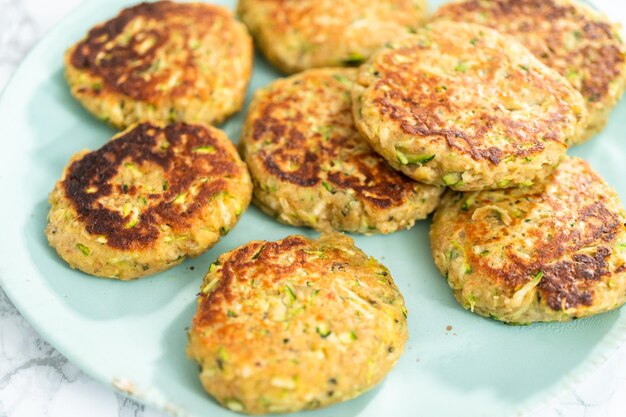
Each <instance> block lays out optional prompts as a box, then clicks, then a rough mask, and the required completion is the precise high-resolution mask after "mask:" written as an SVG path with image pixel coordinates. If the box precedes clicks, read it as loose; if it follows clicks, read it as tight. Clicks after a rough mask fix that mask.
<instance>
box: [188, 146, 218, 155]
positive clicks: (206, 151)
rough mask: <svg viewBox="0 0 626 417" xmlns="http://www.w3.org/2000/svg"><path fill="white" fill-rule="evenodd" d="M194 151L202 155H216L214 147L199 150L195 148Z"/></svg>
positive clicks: (204, 147) (203, 147)
mask: <svg viewBox="0 0 626 417" xmlns="http://www.w3.org/2000/svg"><path fill="white" fill-rule="evenodd" d="M193 151H194V152H195V153H200V154H208V153H215V152H216V151H215V148H214V147H213V146H210V145H208V146H199V147H197V148H194V149H193Z"/></svg>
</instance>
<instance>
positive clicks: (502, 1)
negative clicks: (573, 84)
mask: <svg viewBox="0 0 626 417" xmlns="http://www.w3.org/2000/svg"><path fill="white" fill-rule="evenodd" d="M588 12H589V10H583V9H582V7H581V6H580V5H578V4H576V3H575V2H573V1H562V0H558V1H555V0H491V1H484V0H467V1H463V2H458V3H451V4H447V5H445V6H443V7H442V8H441V9H439V10H438V11H437V12H436V13H435V14H434V16H433V18H435V19H436V18H438V17H445V18H448V19H454V20H459V21H474V22H476V23H480V24H483V25H486V26H489V27H492V28H493V29H496V30H499V31H502V32H505V33H508V34H511V35H513V36H515V37H516V38H517V39H519V40H520V41H521V42H522V43H523V44H524V45H525V46H526V47H528V48H529V49H530V51H531V52H532V53H533V54H535V55H536V56H537V57H539V59H541V60H542V61H543V62H544V63H545V64H546V65H548V66H550V67H552V68H554V69H556V70H557V71H559V73H561V75H564V76H567V75H568V73H569V72H570V71H572V70H576V69H579V67H580V66H581V63H583V65H584V67H585V68H582V69H583V70H584V75H583V80H582V83H581V85H580V86H579V89H580V91H581V93H582V94H583V96H584V97H585V98H586V99H587V100H588V101H589V102H592V103H593V102H598V101H602V99H603V97H604V96H605V95H606V94H607V93H608V91H609V85H610V84H611V83H612V82H613V81H614V80H615V79H616V78H618V77H620V76H622V73H623V71H624V62H625V61H626V57H625V55H624V45H623V43H622V42H621V40H620V39H619V38H618V37H617V33H616V29H615V27H614V26H613V25H611V24H610V22H608V21H607V20H606V19H605V18H604V17H601V16H600V15H597V14H594V15H590V14H589V13H588ZM564 20H567V21H568V25H569V26H568V27H567V29H568V30H571V29H577V30H574V33H573V36H574V37H575V39H576V40H577V43H576V46H575V47H574V48H572V47H568V46H567V45H564V44H563V42H564V36H565V35H569V34H564V28H563V27H562V25H561V22H562V21H564Z"/></svg>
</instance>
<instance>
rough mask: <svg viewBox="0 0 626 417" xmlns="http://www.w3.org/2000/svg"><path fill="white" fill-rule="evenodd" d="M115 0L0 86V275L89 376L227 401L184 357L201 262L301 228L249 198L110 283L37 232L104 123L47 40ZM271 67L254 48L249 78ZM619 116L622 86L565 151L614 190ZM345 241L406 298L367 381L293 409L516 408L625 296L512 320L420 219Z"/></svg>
mask: <svg viewBox="0 0 626 417" xmlns="http://www.w3.org/2000/svg"><path fill="white" fill-rule="evenodd" d="M127 3H128V2H125V1H120V0H116V1H90V2H86V3H85V4H84V6H83V7H81V8H80V9H79V10H77V11H76V12H75V13H73V14H72V15H71V16H70V17H69V18H67V19H66V20H65V21H64V22H63V23H62V24H61V25H59V26H58V27H57V28H56V29H55V30H53V31H52V32H50V33H49V34H48V36H47V37H46V38H45V39H44V40H43V41H42V42H41V43H40V44H39V45H38V46H37V47H36V48H35V49H34V50H33V52H32V53H31V54H30V56H28V58H27V59H26V60H25V61H24V63H23V64H22V66H21V67H20V69H19V70H18V71H17V73H16V74H15V76H14V78H13V79H12V81H11V82H10V83H9V85H8V86H7V88H6V90H5V92H4V95H3V96H2V98H1V100H0V138H2V141H3V143H4V146H3V149H4V151H3V152H2V153H1V155H0V190H1V192H2V204H1V205H0V230H1V231H2V239H1V240H0V253H1V254H2V257H1V259H0V283H1V284H2V287H3V288H4V290H5V291H6V293H7V294H8V295H9V297H10V298H11V300H12V301H13V302H14V303H15V305H16V306H17V308H18V309H19V310H20V311H21V313H22V314H23V315H24V316H25V317H26V319H27V320H29V321H30V323H31V324H32V325H33V326H34V327H35V328H36V329H37V330H38V331H39V332H40V333H41V335H42V336H43V337H44V338H46V339H47V340H48V341H49V342H50V343H52V345H54V346H55V347H56V348H57V349H58V350H59V351H60V352H62V353H63V354H64V355H66V356H67V357H68V358H69V359H70V360H71V361H73V362H74V363H76V364H77V365H78V366H80V367H81V368H82V369H84V370H85V371H86V372H87V373H89V374H90V375H92V376H93V377H95V378H96V379H98V380H100V381H102V382H104V383H105V384H110V385H112V386H114V387H116V388H117V389H120V390H122V391H124V392H126V393H127V394H128V395H130V396H132V397H133V398H136V399H138V400H140V401H144V402H146V403H148V404H152V405H154V406H156V407H158V408H161V409H164V410H168V411H172V412H174V413H176V414H177V415H179V416H187V415H188V416H197V417H200V416H209V415H210V416H214V417H218V416H227V415H231V413H230V412H229V411H226V410H224V409H222V408H220V407H218V406H217V405H216V403H215V402H213V401H212V400H211V399H210V398H209V397H208V396H207V395H206V394H205V393H204V392H203V390H202V388H201V386H200V383H199V382H198V379H197V368H196V366H195V365H194V364H193V363H192V362H191V361H189V360H188V359H187V358H186V357H185V346H186V341H187V336H186V333H185V328H186V327H187V326H188V325H189V323H190V321H191V318H192V316H193V314H194V310H195V308H196V302H195V295H196V293H197V292H198V288H199V286H200V282H201V279H202V276H203V274H204V272H205V271H206V269H207V267H208V265H209V264H210V263H211V262H212V261H213V260H214V259H216V258H217V256H218V255H219V254H221V253H223V252H225V251H228V250H231V249H233V248H235V247H236V246H238V245H241V244H243V243H245V242H247V241H249V240H252V239H267V240H274V239H279V238H282V237H284V236H286V235H288V234H292V233H304V234H306V235H309V236H314V235H315V234H314V233H312V232H310V231H308V230H303V229H297V228H292V227H287V226H284V225H281V224H278V223H276V222H275V221H273V220H272V219H270V218H269V217H267V216H265V215H263V214H262V213H261V212H260V211H259V210H257V209H256V208H250V210H249V211H248V212H247V213H246V214H245V215H244V216H243V218H242V219H241V222H240V223H239V225H238V226H237V227H236V228H235V229H234V230H233V231H232V232H231V233H230V234H229V235H228V236H227V237H226V238H225V239H223V240H222V241H221V243H220V244H219V245H218V246H216V247H215V248H213V249H212V250H211V251H209V252H208V253H206V254H205V255H203V256H201V257H199V258H196V259H191V260H187V261H186V262H185V263H183V264H182V265H180V266H178V267H177V268H175V269H173V270H170V271H168V272H164V273H161V274H159V275H157V276H154V277H150V278H146V279H142V280H139V281H135V282H127V283H124V282H116V281H108V280H103V279H97V278H93V277H90V276H88V275H85V274H82V273H80V272H77V271H74V270H71V269H70V268H69V267H68V266H67V265H66V264H65V263H64V262H63V261H62V260H61V259H59V258H58V257H57V255H56V253H55V252H54V251H53V250H52V249H51V248H49V247H48V244H47V242H46V238H45V236H44V232H43V231H44V227H45V225H46V215H47V212H48V202H47V194H48V192H50V191H51V190H52V188H53V186H54V183H55V181H56V180H57V178H58V177H59V176H60V174H61V170H62V168H63V166H64V165H65V164H66V163H67V161H68V159H69V157H70V156H71V155H72V154H73V153H74V152H76V151H78V150H80V149H83V148H88V149H95V148H98V147H100V146H101V145H102V144H104V143H105V142H106V141H107V139H108V138H109V137H110V136H111V135H112V134H113V133H114V131H113V130H112V129H110V128H109V127H107V126H105V125H103V124H102V123H100V122H99V121H97V120H95V119H94V118H93V117H91V116H90V115H89V114H87V113H86V112H85V111H84V110H83V109H82V107H81V106H80V105H79V104H78V103H76V102H75V101H74V100H73V99H72V97H71V96H70V94H69V91H68V88H67V86H66V83H65V81H64V78H63V69H62V57H63V52H64V51H65V49H66V48H67V47H68V46H70V45H71V44H72V43H74V42H75V41H76V40H78V39H79V38H80V37H81V36H82V35H83V34H84V33H85V31H86V30H87V29H88V28H89V27H90V26H92V25H93V24H95V23H96V22H99V21H101V20H104V19H106V18H108V17H110V16H112V15H114V14H115V13H116V12H117V11H118V9H120V8H121V7H122V6H123V5H124V4H127ZM217 3H224V4H227V5H229V6H231V7H232V6H233V3H234V2H233V1H221V2H219V1H218V2H217ZM277 75H278V74H277V73H276V72H274V71H273V70H272V69H271V68H270V67H269V66H268V65H267V64H266V63H265V62H263V60H262V59H260V58H258V57H257V61H256V67H255V72H254V78H253V81H252V87H251V89H250V92H252V91H253V90H254V89H256V88H258V87H260V86H262V85H264V84H266V83H268V82H269V81H270V80H271V79H273V78H275V77H276V76H277ZM241 120H242V115H241V114H240V115H238V116H236V117H234V118H233V119H231V120H230V121H229V122H228V123H226V124H225V125H224V126H223V127H224V129H225V130H226V132H227V133H228V134H229V136H230V137H231V138H233V139H236V138H238V136H239V131H240V124H241ZM624 120H626V102H624V101H622V103H621V104H620V105H619V107H618V108H617V109H616V110H615V112H614V113H613V114H612V116H611V121H610V123H609V125H608V126H607V128H606V129H605V130H604V132H602V134H601V135H599V136H598V137H596V138H594V139H593V140H591V141H590V142H589V143H587V144H585V145H583V146H579V147H577V148H576V149H574V150H573V152H572V153H573V154H576V155H579V156H583V157H584V158H586V159H587V160H588V161H590V162H591V164H592V165H593V166H594V167H595V168H596V169H597V170H598V171H599V172H600V173H601V174H602V175H603V176H604V177H605V178H606V180H607V181H608V182H609V183H610V184H611V185H612V186H614V187H616V188H617V189H618V191H619V193H620V195H621V196H622V199H624V200H626V181H624V179H623V174H624V161H626V150H625V149H624V143H625V142H624V140H625V139H626V138H624V125H623V122H624ZM356 242H357V244H358V246H359V247H361V248H362V249H363V250H365V252H367V253H368V254H371V255H374V256H376V257H377V258H379V259H381V260H382V261H383V262H384V263H385V264H386V265H387V266H388V267H389V269H391V271H392V273H393V276H394V278H395V280H396V282H397V283H398V285H399V287H400V289H401V290H402V293H403V294H404V296H405V298H406V302H407V305H408V308H409V331H410V340H409V343H408V346H407V348H406V352H405V354H404V356H403V357H402V358H401V360H400V361H399V363H398V365H397V366H396V368H395V369H394V370H393V371H392V372H391V373H390V375H389V376H388V378H387V379H386V380H385V381H384V382H383V383H382V384H381V385H380V386H379V387H377V388H376V389H374V390H372V391H370V392H368V393H366V394H365V395H362V396H361V397H359V398H357V399H355V400H352V401H349V402H346V403H343V404H339V405H336V406H333V407H331V408H328V409H325V410H321V411H317V412H309V413H306V416H309V417H314V416H327V415H337V416H357V415H358V416H362V417H366V416H372V417H379V416H381V415H393V416H415V415H417V414H419V415H423V416H428V417H433V416H452V417H458V416H461V415H462V416H464V417H473V416H493V417H502V416H504V415H513V414H515V415H517V414H520V413H522V412H524V411H527V410H529V409H531V408H534V407H536V406H537V405H538V404H540V403H542V402H544V401H545V400H547V399H548V398H550V397H552V396H554V395H556V394H557V393H558V392H559V391H560V390H562V389H563V388H564V387H566V386H568V385H571V384H573V383H575V382H576V381H577V380H580V379H581V378H582V377H583V376H584V375H586V374H587V373H588V372H590V370H592V369H593V368H595V367H597V366H598V365H599V364H600V363H602V362H603V361H605V360H606V359H607V357H608V356H609V355H610V354H611V353H613V352H615V351H616V349H617V347H618V345H619V343H620V342H621V341H622V340H623V339H624V335H625V334H626V310H621V311H614V312H611V313H608V314H604V315H601V316H599V317H594V318H591V319H585V320H579V321H575V322H572V323H567V324H546V325H533V326H528V327H511V326H506V325H502V324H500V323H497V322H495V321H492V320H488V319H484V318H481V317H478V316H475V315H473V314H471V313H469V312H467V311H465V310H463V309H462V308H461V307H459V306H458V305H457V303H456V302H455V301H454V299H453V298H452V295H451V292H450V290H449V289H448V287H447V284H446V282H445V280H444V279H443V278H441V277H440V276H439V274H438V273H437V271H436V269H435V267H434V265H433V262H432V260H431V257H430V249H429V242H428V222H427V221H424V222H421V223H420V224H418V225H417V226H416V227H415V228H414V229H412V230H410V231H405V232H400V233H396V234H394V235H390V236H374V237H365V236H358V237H356ZM192 267H194V268H192ZM448 329H450V330H448ZM303 415H304V414H303Z"/></svg>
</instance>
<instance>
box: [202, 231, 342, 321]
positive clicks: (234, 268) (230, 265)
mask: <svg viewBox="0 0 626 417" xmlns="http://www.w3.org/2000/svg"><path fill="white" fill-rule="evenodd" d="M309 244H310V241H309V240H308V239H307V238H305V237H304V236H298V235H292V236H288V237H286V238H285V239H283V240H279V241H277V242H266V241H254V242H250V243H248V244H247V245H244V246H242V247H240V248H238V249H236V250H235V251H233V252H230V253H228V254H226V255H222V256H221V257H220V259H219V261H218V264H219V265H222V278H221V279H220V282H219V284H218V285H217V287H216V288H215V289H214V290H213V291H212V292H211V293H210V294H208V296H206V297H204V298H203V299H202V302H201V303H200V304H199V307H198V312H197V313H196V316H195V317H194V321H193V322H194V326H207V325H211V324H215V323H223V322H224V321H225V320H226V315H227V314H226V311H225V310H224V307H223V306H224V304H227V303H229V302H232V301H233V299H234V295H233V293H232V291H231V286H232V285H233V283H234V280H242V279H246V278H250V277H251V274H250V273H249V272H250V271H254V272H255V273H254V276H257V277H264V279H263V280H261V282H260V283H259V284H258V285H260V288H262V289H263V288H265V289H267V288H271V287H272V286H273V285H274V283H276V282H280V281H283V280H285V279H286V278H289V277H290V276H292V275H293V273H294V272H295V271H297V270H298V269H300V268H302V267H304V266H305V265H306V264H307V263H308V261H307V254H306V253H305V252H304V250H303V249H304V248H306V247H308V245H309ZM286 252H290V253H292V254H293V257H292V258H291V259H290V262H289V263H287V264H281V262H280V258H281V257H282V256H284V254H285V253H286ZM336 252H338V253H339V254H341V253H342V252H341V251H336ZM333 263H335V262H333ZM317 268H323V266H317ZM243 284H244V286H250V283H248V282H247V283H243Z"/></svg>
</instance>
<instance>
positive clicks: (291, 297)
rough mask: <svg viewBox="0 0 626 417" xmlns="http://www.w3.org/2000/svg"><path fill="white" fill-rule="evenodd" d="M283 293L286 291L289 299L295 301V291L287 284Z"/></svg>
mask: <svg viewBox="0 0 626 417" xmlns="http://www.w3.org/2000/svg"><path fill="white" fill-rule="evenodd" d="M285 293H287V295H288V296H289V299H290V300H291V301H296V293H295V292H293V290H292V289H291V287H290V286H289V285H285Z"/></svg>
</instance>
